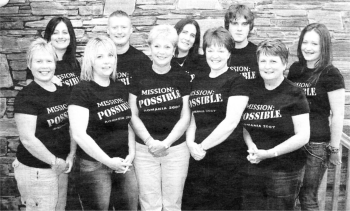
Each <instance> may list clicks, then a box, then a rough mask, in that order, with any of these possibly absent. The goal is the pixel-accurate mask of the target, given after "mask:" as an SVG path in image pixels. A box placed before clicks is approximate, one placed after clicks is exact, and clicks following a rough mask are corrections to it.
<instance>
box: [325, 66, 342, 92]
mask: <svg viewBox="0 0 350 211" xmlns="http://www.w3.org/2000/svg"><path fill="white" fill-rule="evenodd" d="M323 83H324V87H325V89H326V91H327V92H331V91H334V90H337V89H344V88H345V84H344V77H343V76H342V74H341V73H340V71H339V70H338V68H335V67H331V68H330V69H328V70H325V77H324V80H323Z"/></svg>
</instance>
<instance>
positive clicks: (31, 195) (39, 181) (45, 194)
mask: <svg viewBox="0 0 350 211" xmlns="http://www.w3.org/2000/svg"><path fill="white" fill-rule="evenodd" d="M12 166H13V168H14V172H15V178H16V181H17V187H18V190H19V192H20V194H21V201H22V204H24V205H26V210H27V211H32V210H35V211H41V210H42V211H51V210H57V211H58V210H59V211H61V210H65V207H66V201H67V184H68V174H65V173H62V174H60V175H57V174H56V173H55V172H54V171H52V170H51V169H42V168H33V167H29V166H26V165H24V164H22V163H20V162H19V161H18V160H17V159H16V160H15V161H14V162H13V163H12Z"/></svg>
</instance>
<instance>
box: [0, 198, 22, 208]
mask: <svg viewBox="0 0 350 211" xmlns="http://www.w3.org/2000/svg"><path fill="white" fill-rule="evenodd" d="M20 205H21V199H20V197H6V198H1V199H0V206H1V208H3V210H13V211H17V210H22V209H21V208H20ZM22 206H24V205H22ZM24 210H25V207H24V209H23V211H24Z"/></svg>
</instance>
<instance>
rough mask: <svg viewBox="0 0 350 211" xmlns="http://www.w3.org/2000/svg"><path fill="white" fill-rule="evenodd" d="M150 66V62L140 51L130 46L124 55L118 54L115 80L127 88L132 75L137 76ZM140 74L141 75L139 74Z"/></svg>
mask: <svg viewBox="0 0 350 211" xmlns="http://www.w3.org/2000/svg"><path fill="white" fill-rule="evenodd" d="M151 64H152V62H151V60H150V59H149V58H148V56H146V55H145V54H144V53H143V52H142V51H140V50H137V49H136V48H134V47H133V46H131V45H130V47H129V49H128V51H126V52H125V53H124V54H118V61H117V79H118V80H119V81H121V82H123V83H124V84H125V85H127V86H129V85H130V83H131V81H132V77H133V74H138V72H139V71H143V69H144V68H145V67H148V66H150V65H151ZM141 74H142V73H141Z"/></svg>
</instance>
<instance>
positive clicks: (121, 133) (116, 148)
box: [69, 80, 131, 161]
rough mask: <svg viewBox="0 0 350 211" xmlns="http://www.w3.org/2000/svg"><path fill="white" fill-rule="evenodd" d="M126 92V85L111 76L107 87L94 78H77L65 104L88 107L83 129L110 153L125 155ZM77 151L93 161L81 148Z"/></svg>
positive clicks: (127, 107) (126, 131)
mask: <svg viewBox="0 0 350 211" xmlns="http://www.w3.org/2000/svg"><path fill="white" fill-rule="evenodd" d="M128 96H129V93H128V91H127V87H126V86H124V85H123V83H121V82H119V81H116V82H113V81H112V80H111V83H110V85H109V86H108V87H102V86H100V85H98V84H97V83H96V82H94V81H81V82H80V83H79V84H78V85H77V86H75V87H74V89H73V91H72V93H71V98H70V100H69V105H77V106H81V107H84V108H87V109H89V122H88V126H87V129H86V133H87V134H88V135H89V136H90V137H91V138H92V139H93V140H94V141H95V142H96V143H97V145H98V146H99V147H100V148H101V149H102V150H103V151H104V152H105V153H106V154H107V155H108V156H110V157H121V158H125V157H126V156H127V155H128V124H129V121H130V119H131V110H130V106H129V103H128ZM77 154H78V155H79V156H80V157H81V158H83V159H87V160H91V161H95V159H93V158H92V157H90V156H89V155H88V154H86V153H85V152H84V151H83V150H82V149H81V148H78V151H77Z"/></svg>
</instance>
